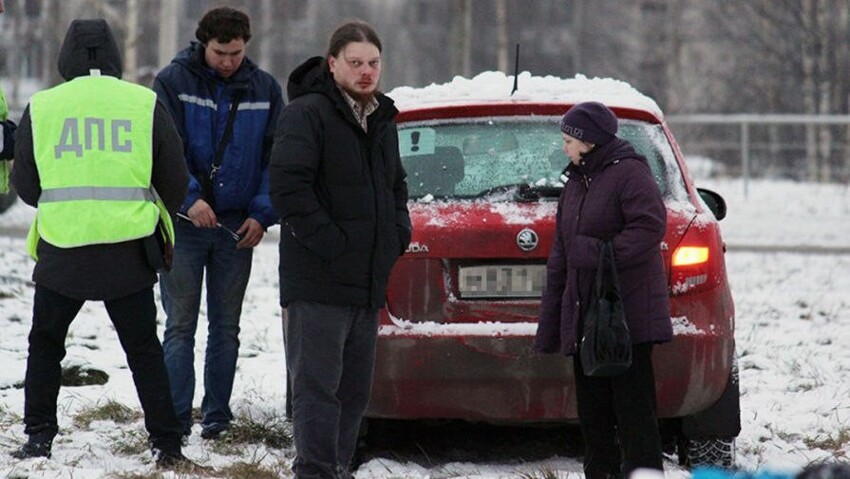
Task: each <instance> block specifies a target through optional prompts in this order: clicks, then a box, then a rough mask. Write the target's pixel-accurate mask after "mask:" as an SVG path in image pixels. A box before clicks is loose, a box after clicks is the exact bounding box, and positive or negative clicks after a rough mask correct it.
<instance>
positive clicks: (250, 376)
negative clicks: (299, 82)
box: [0, 179, 850, 479]
mask: <svg viewBox="0 0 850 479" xmlns="http://www.w3.org/2000/svg"><path fill="white" fill-rule="evenodd" d="M699 184H700V186H705V187H708V188H711V189H713V190H715V191H718V192H719V193H721V194H722V195H723V196H724V197H725V198H726V200H727V202H728V205H729V215H728V217H727V218H726V219H725V220H724V221H723V222H722V223H721V225H722V228H723V233H724V235H725V238H726V240H727V242H728V243H729V245H730V252H729V253H728V255H727V265H728V269H729V276H730V281H731V284H732V289H733V294H734V297H735V302H736V309H737V333H736V336H737V341H738V353H739V356H740V360H739V364H740V377H741V390H742V397H741V403H742V410H743V411H742V420H743V431H742V433H741V436H740V437H739V439H738V463H739V466H740V467H742V468H745V469H748V470H755V469H760V468H764V467H768V468H770V469H775V470H783V471H796V470H799V469H800V468H802V467H804V466H806V465H808V464H810V463H812V462H816V461H825V460H836V459H838V460H840V459H845V460H846V458H847V457H848V456H850V274H848V272H850V254H806V253H788V252H784V253H775V252H752V251H749V250H741V249H735V246H738V245H782V246H796V245H810V246H821V247H830V248H847V249H850V191H849V190H848V187H846V186H837V185H815V184H799V183H790V182H760V181H752V182H750V184H749V191H748V195H747V196H746V197H745V196H744V188H743V184H742V183H741V181H740V180H720V179H718V180H710V181H700V182H699ZM31 218H32V209H30V208H28V207H26V206H23V205H21V204H18V205H16V206H14V207H13V208H12V209H11V210H9V211H8V212H7V213H5V214H2V215H0V328H2V331H3V333H2V336H0V365H2V367H0V475H2V476H3V477H19V478H22V477H63V478H70V477H73V478H75V479H80V478H84V479H85V478H96V477H104V476H107V475H110V474H119V473H124V474H127V476H125V477H129V474H150V473H151V472H152V471H153V464H152V461H151V460H150V457H149V455H148V454H147V453H145V452H136V453H132V452H131V453H127V452H117V451H118V450H119V449H120V447H119V446H121V445H127V444H130V445H132V444H133V443H134V441H135V443H138V442H139V438H140V437H142V438H143V437H144V434H143V427H142V422H141V420H140V419H134V420H131V421H130V422H129V423H126V424H115V423H113V422H111V421H95V422H92V423H91V424H90V425H89V426H87V427H84V426H79V425H75V419H77V420H78V421H79V418H80V417H81V416H80V413H81V412H85V411H89V410H91V409H93V408H94V407H96V406H100V405H104V404H106V403H107V402H108V401H116V402H118V403H121V404H124V405H126V406H129V407H130V408H132V409H134V410H138V409H139V408H138V400H137V398H136V395H135V390H134V388H133V385H132V380H131V377H130V373H129V371H128V370H127V368H126V362H125V359H124V355H123V353H122V351H121V349H120V346H119V344H118V341H117V337H116V336H115V333H114V331H113V330H112V328H111V325H110V323H109V319H108V317H107V315H106V312H105V310H104V308H103V307H102V305H101V304H100V303H87V305H86V306H85V307H84V308H83V310H82V311H81V313H80V314H79V315H78V317H77V319H76V321H75V322H74V323H73V325H72V327H71V331H70V333H69V335H68V340H67V349H68V356H67V358H66V360H65V364H66V365H73V364H77V365H84V366H89V367H95V368H98V369H102V370H104V371H106V372H107V373H108V374H109V375H110V380H109V382H108V383H107V384H106V385H104V386H84V387H63V388H62V390H61V393H60V397H59V422H60V427H61V429H62V434H61V435H60V436H59V437H58V438H57V441H56V442H55V445H54V454H53V458H52V459H50V460H47V459H30V460H25V461H16V460H13V459H12V458H11V457H10V456H9V454H8V453H9V452H11V451H12V450H13V449H14V448H16V447H18V446H19V445H20V444H21V443H22V442H23V441H24V439H25V436H24V434H23V425H22V424H21V416H22V414H23V390H22V389H20V388H19V384H21V383H22V381H23V378H24V370H25V361H26V354H27V333H28V331H29V325H30V319H31V307H32V294H33V288H32V285H31V284H30V282H29V278H30V273H31V270H32V262H31V260H30V259H29V258H28V257H27V256H26V255H25V253H24V246H23V239H22V238H21V237H20V234H19V233H17V232H20V231H21V230H24V229H25V228H26V226H27V224H28V222H29V221H30V219H31ZM10 232H16V233H15V234H13V235H12V236H11V237H9V236H7V235H6V234H3V233H7V234H8V233H10ZM274 233H275V234H273V235H270V236H273V237H272V238H270V239H269V240H268V241H264V242H263V243H262V244H261V245H260V246H259V247H258V249H257V251H256V255H255V259H254V273H253V275H252V279H251V284H250V286H249V290H248V293H247V296H246V298H245V307H244V313H243V323H242V326H243V330H242V335H241V339H242V349H241V356H240V359H239V366H238V367H239V370H238V373H237V374H238V377H237V381H236V385H235V393H234V400H233V406H234V409H235V412H236V414H237V416H239V417H249V416H250V417H251V418H254V419H255V420H258V421H262V420H264V419H266V418H272V420H279V418H281V417H282V416H283V397H284V360H283V347H282V342H281V332H280V331H281V327H280V314H279V308H278V306H277V272H276V268H277V262H278V255H277V250H276V245H275V242H274V236H276V232H274ZM202 314H203V312H202ZM162 317H163V315H162V314H161V313H160V319H161V318H162ZM201 324H204V321H203V320H202V322H201ZM160 331H161V330H160ZM197 344H198V346H197V356H196V357H197V361H196V368H197V370H198V371H199V377H202V376H201V375H200V371H201V370H202V358H203V354H202V351H203V345H204V344H205V336H204V333H203V331H199V336H198V342H197ZM198 393H199V394H198V400H197V402H199V401H200V391H198ZM275 418H277V419H275ZM196 433H197V431H196ZM185 453H186V454H187V456H189V457H191V458H193V459H195V460H196V461H198V462H200V463H202V464H204V465H209V466H213V467H215V468H219V469H221V468H224V467H226V466H228V465H232V464H233V463H234V462H237V461H244V462H247V463H259V464H262V465H264V466H265V467H266V468H267V469H269V470H272V471H277V472H278V474H281V475H283V476H284V477H287V476H286V475H288V474H289V473H288V470H287V465H288V463H289V461H290V460H291V458H292V455H293V449H292V448H291V447H289V448H284V449H271V448H268V447H266V446H264V445H261V444H256V445H249V446H246V447H243V448H240V449H239V450H232V449H230V450H227V449H225V450H222V449H220V448H216V447H213V446H211V445H210V444H207V443H204V442H203V441H202V440H201V439H200V438H199V437H198V435H197V434H194V435H193V436H192V437H191V439H190V441H189V445H188V446H187V447H186V448H185ZM580 470H581V466H580V460H579V459H576V458H574V457H566V456H555V457H552V458H550V459H546V460H542V461H538V462H530V463H517V461H515V460H514V458H512V457H508V456H506V457H504V461H502V462H499V461H497V462H495V463H494V462H493V461H487V462H486V463H485V462H478V463H476V462H474V461H471V462H469V461H467V462H456V463H450V464H442V465H439V466H434V467H431V468H428V467H423V466H421V465H417V464H413V463H408V462H404V461H399V460H396V459H394V458H384V459H373V460H371V461H369V462H367V463H366V464H364V465H362V466H361V467H360V469H359V470H358V472H357V474H356V476H357V478H358V479H364V478H380V479H389V478H436V477H466V478H481V479H495V478H508V477H528V478H531V477H542V473H541V471H553V472H555V473H557V474H558V476H559V477H562V478H566V477H570V478H579V477H581V474H580V472H579V471H580ZM667 475H668V477H671V478H684V477H689V474H688V473H687V472H685V471H682V470H680V469H677V468H674V467H671V468H670V470H669V471H668V474H667ZM164 477H177V476H176V475H172V474H170V473H169V474H165V475H164Z"/></svg>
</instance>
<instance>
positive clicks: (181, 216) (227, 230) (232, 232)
mask: <svg viewBox="0 0 850 479" xmlns="http://www.w3.org/2000/svg"><path fill="white" fill-rule="evenodd" d="M177 217H178V218H180V219H184V220H186V221H192V218H189V217H188V216H186V215H184V214H183V213H177ZM215 226H216V227H217V228H221V229H223V230H224V231H225V232H227V234H228V235H230V237H231V238H233V240H234V241H241V240H242V237H241V236H239V235H238V234H236V232H235V231H233V230H232V229H230V228H228V227H227V226H224V225H223V224H221V223H216V224H215Z"/></svg>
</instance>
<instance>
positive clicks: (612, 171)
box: [534, 138, 673, 356]
mask: <svg viewBox="0 0 850 479" xmlns="http://www.w3.org/2000/svg"><path fill="white" fill-rule="evenodd" d="M565 174H566V175H567V182H566V185H565V186H564V190H563V191H562V192H561V198H560V200H559V204H558V215H557V228H556V237H555V241H554V244H553V245H552V251H551V252H550V254H549V261H548V263H547V265H546V274H547V277H546V281H547V283H546V290H545V291H544V293H543V298H542V303H541V305H540V318H539V323H538V326H537V337H536V339H535V343H534V347H535V349H536V350H537V351H539V352H542V353H557V352H560V353H562V354H564V355H567V356H570V355H573V354H576V348H577V345H578V342H579V341H581V333H580V331H581V327H582V319H581V318H582V317H583V315H584V312H585V311H586V309H587V305H588V301H589V298H590V295H591V289H592V286H593V284H594V282H595V279H596V267H597V261H598V259H599V251H600V249H601V246H602V242H603V240H606V239H613V241H614V256H615V258H616V264H617V273H618V274H619V279H620V293H621V295H622V298H623V304H624V307H625V312H626V320H627V322H628V324H629V329H630V331H631V337H632V343H633V344H638V343H644V342H654V343H661V342H667V341H670V340H671V339H672V338H673V327H672V324H671V322H670V304H669V298H668V296H667V279H666V275H665V273H664V263H663V259H662V256H661V248H660V245H661V241H662V240H663V238H664V231H665V228H666V223H667V210H666V208H665V207H664V203H663V201H662V199H661V193H660V191H659V189H658V185H657V184H656V183H655V180H654V179H653V177H652V173H651V171H650V169H649V166H648V165H647V163H646V160H645V159H644V158H643V157H642V156H640V155H639V154H638V153H637V152H635V150H634V148H632V146H631V144H629V143H628V142H627V141H624V140H621V139H619V138H615V139H614V140H612V141H611V142H609V143H607V144H605V145H602V146H599V147H598V148H597V149H596V150H594V151H592V152H591V153H589V154H587V155H585V157H584V158H583V160H582V162H581V165H578V166H577V165H574V164H572V163H570V165H569V167H568V168H567V170H566V172H565Z"/></svg>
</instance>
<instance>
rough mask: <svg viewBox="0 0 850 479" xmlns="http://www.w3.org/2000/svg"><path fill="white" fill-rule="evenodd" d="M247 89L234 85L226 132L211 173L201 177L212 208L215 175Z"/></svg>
mask: <svg viewBox="0 0 850 479" xmlns="http://www.w3.org/2000/svg"><path fill="white" fill-rule="evenodd" d="M245 90H246V88H245V87H241V88H240V87H233V89H232V92H233V93H232V96H231V101H230V111H229V112H228V114H227V123H226V124H225V125H224V134H222V135H221V140H219V142H218V147H217V148H216V149H215V157H214V158H213V162H212V166H211V167H210V174H209V175H207V176H206V177H202V178H201V189H202V190H203V193H204V200H205V201H206V202H207V203H208V204H209V205H210V208H212V209H215V188H214V186H213V185H215V176H216V174H218V169H219V168H221V160H222V159H223V158H224V150H225V149H227V144H228V143H230V138H231V137H233V121H234V120H236V110H238V109H239V102H240V101H241V100H242V94H243V93H245Z"/></svg>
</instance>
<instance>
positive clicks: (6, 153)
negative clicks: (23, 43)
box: [0, 0, 17, 194]
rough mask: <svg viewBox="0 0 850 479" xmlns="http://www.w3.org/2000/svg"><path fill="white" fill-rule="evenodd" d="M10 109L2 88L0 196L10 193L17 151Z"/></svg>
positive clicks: (1, 9)
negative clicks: (10, 177) (10, 162)
mask: <svg viewBox="0 0 850 479" xmlns="http://www.w3.org/2000/svg"><path fill="white" fill-rule="evenodd" d="M5 10H6V8H5V6H4V5H3V0H0V13H3V12H4V11H5ZM8 116H9V108H8V107H7V106H6V96H5V95H4V94H3V88H2V87H0V194H4V193H8V192H9V175H8V171H9V162H8V161H6V160H11V159H12V153H14V150H15V128H16V127H17V125H15V122H13V121H12V120H9V119H8Z"/></svg>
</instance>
